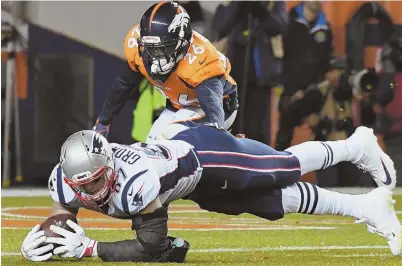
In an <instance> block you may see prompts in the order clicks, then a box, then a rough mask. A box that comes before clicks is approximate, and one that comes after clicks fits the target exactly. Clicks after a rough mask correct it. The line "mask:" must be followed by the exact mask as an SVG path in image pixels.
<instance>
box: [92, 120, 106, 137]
mask: <svg viewBox="0 0 402 266" xmlns="http://www.w3.org/2000/svg"><path fill="white" fill-rule="evenodd" d="M92 130H94V131H96V132H98V133H99V134H101V135H102V136H104V137H105V138H107V135H108V134H109V126H105V125H104V124H102V123H99V122H98V121H97V122H96V124H95V126H94V127H93V128H92Z"/></svg>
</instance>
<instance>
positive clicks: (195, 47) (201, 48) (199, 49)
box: [184, 44, 205, 65]
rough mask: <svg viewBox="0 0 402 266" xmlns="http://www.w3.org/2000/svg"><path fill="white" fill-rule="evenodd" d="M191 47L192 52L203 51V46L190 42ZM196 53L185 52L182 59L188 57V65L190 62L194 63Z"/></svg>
mask: <svg viewBox="0 0 402 266" xmlns="http://www.w3.org/2000/svg"><path fill="white" fill-rule="evenodd" d="M191 48H193V52H194V54H196V55H197V54H198V55H199V54H203V53H205V48H204V46H196V45H195V44H192V45H191ZM196 55H192V54H190V53H187V54H186V55H185V56H184V60H186V59H187V58H188V62H189V63H190V65H191V64H192V63H194V61H195V60H196V59H197V56H196Z"/></svg>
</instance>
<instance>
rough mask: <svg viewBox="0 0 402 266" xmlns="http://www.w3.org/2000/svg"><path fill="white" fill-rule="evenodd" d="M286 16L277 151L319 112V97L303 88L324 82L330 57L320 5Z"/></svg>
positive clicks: (327, 27)
mask: <svg viewBox="0 0 402 266" xmlns="http://www.w3.org/2000/svg"><path fill="white" fill-rule="evenodd" d="M289 16H290V18H289V20H290V21H289V26H288V30H287V33H286V35H285V37H284V41H283V44H284V58H283V72H282V77H281V81H282V85H283V92H282V95H281V100H280V104H279V105H280V106H279V111H280V121H279V131H278V134H277V147H276V148H277V149H279V150H285V149H286V148H288V147H289V146H290V143H291V141H292V137H293V130H294V127H296V126H298V125H301V124H302V123H303V119H305V118H306V117H308V116H310V115H311V114H317V113H319V112H320V110H321V108H322V104H323V98H322V95H321V94H320V93H319V92H316V91H310V92H309V93H308V95H306V94H307V88H308V87H309V86H310V85H311V84H317V83H320V82H322V81H324V80H325V79H326V73H327V72H328V71H329V63H330V60H331V57H332V31H331V27H330V25H329V23H328V21H327V19H326V17H325V14H324V13H323V12H322V11H321V3H320V2H318V1H308V2H302V3H300V4H299V5H297V6H296V7H294V8H293V9H292V10H291V11H290V15H289ZM329 78H331V79H336V78H335V77H334V78H332V77H329ZM331 82H332V81H331ZM313 120H314V119H313ZM315 120H316V119H315Z"/></svg>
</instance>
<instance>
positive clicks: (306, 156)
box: [286, 140, 353, 175]
mask: <svg viewBox="0 0 402 266" xmlns="http://www.w3.org/2000/svg"><path fill="white" fill-rule="evenodd" d="M286 151H289V152H291V153H292V154H293V155H295V156H296V157H297V159H299V162H300V171H301V175H304V174H306V173H308V172H312V171H316V170H321V169H325V168H328V167H330V166H332V165H336V164H337V163H339V162H343V161H352V159H353V158H352V156H351V153H350V152H349V149H348V146H347V140H338V141H325V142H320V141H308V142H305V143H302V144H299V145H296V146H293V147H290V148H288V149H286Z"/></svg>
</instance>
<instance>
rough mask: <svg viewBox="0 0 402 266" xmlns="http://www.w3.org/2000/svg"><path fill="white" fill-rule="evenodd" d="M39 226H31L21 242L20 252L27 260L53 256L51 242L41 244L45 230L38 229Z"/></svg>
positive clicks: (38, 259)
mask: <svg viewBox="0 0 402 266" xmlns="http://www.w3.org/2000/svg"><path fill="white" fill-rule="evenodd" d="M39 228H40V226H39V224H38V225H36V226H35V227H34V228H32V230H31V232H29V233H28V235H27V236H26V237H25V239H24V242H22V247H21V253H22V256H24V258H25V259H27V260H31V261H45V260H48V259H49V258H50V257H52V256H53V254H52V249H53V244H48V245H43V244H45V241H46V236H45V231H43V230H41V231H39Z"/></svg>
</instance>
